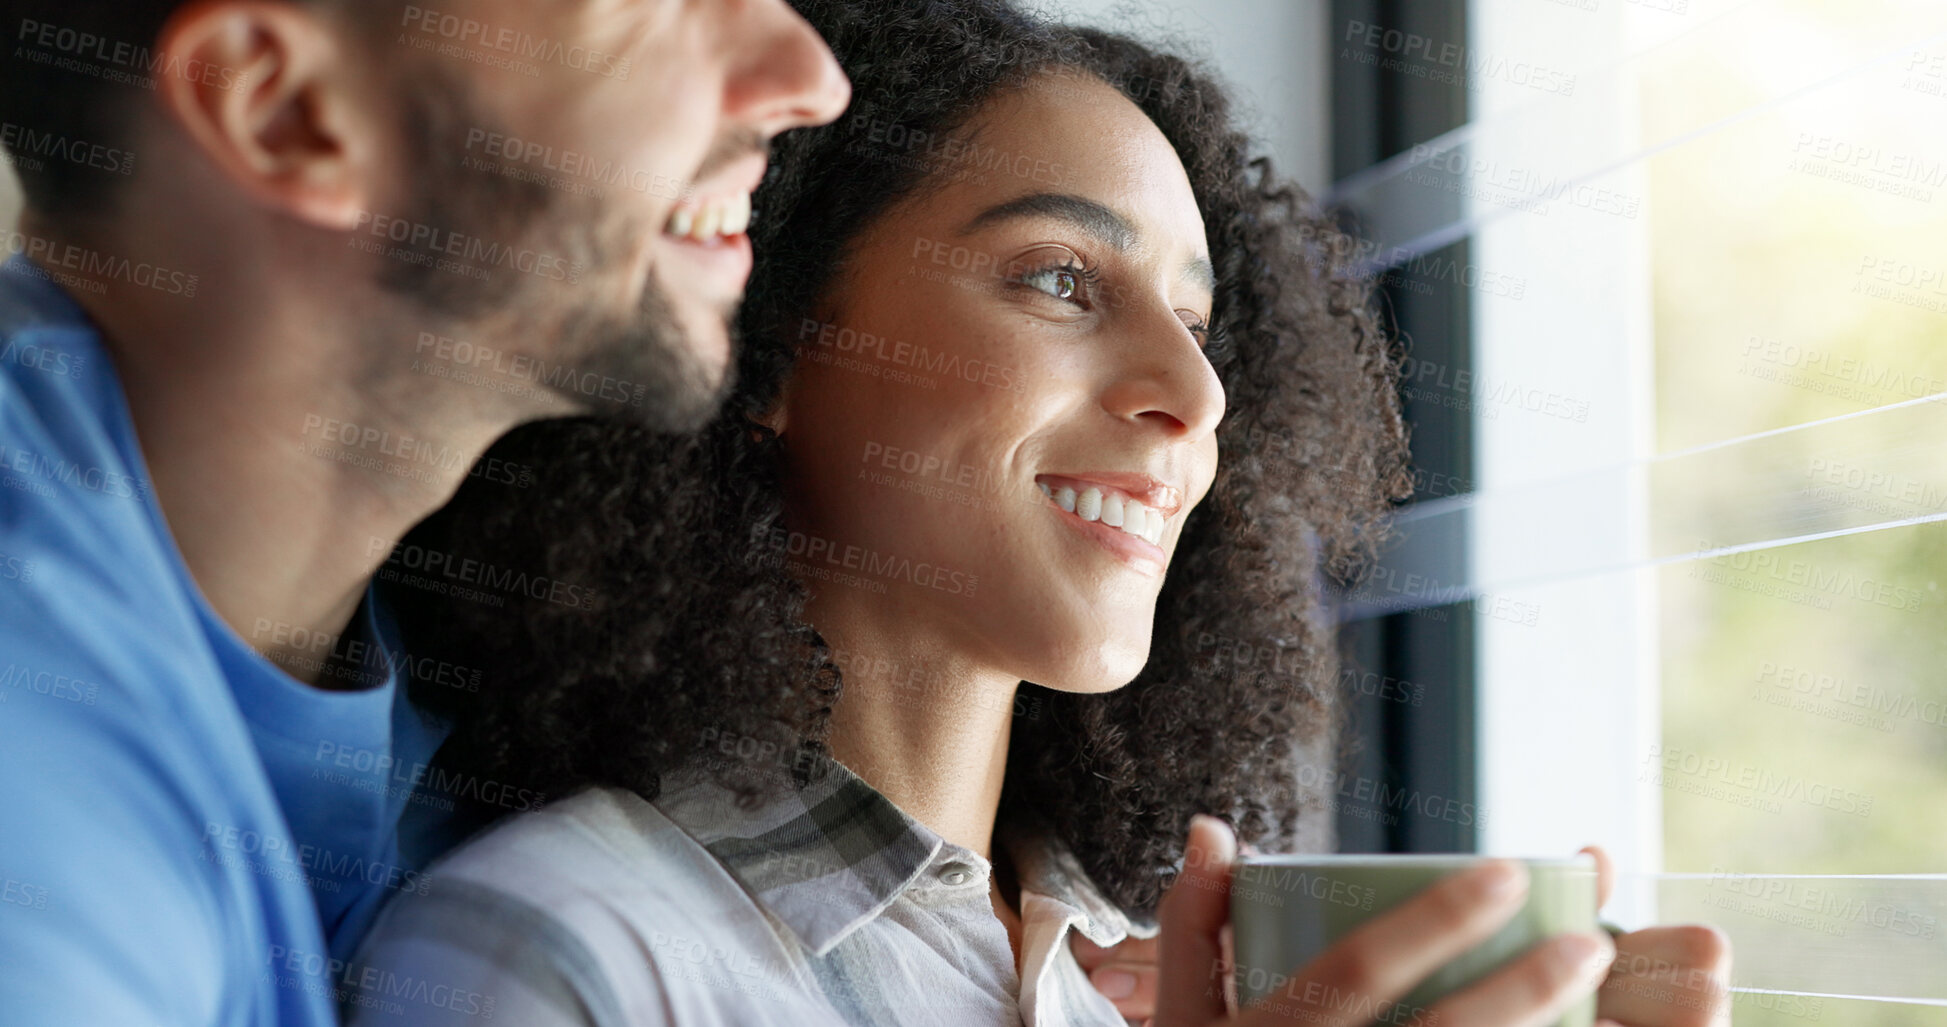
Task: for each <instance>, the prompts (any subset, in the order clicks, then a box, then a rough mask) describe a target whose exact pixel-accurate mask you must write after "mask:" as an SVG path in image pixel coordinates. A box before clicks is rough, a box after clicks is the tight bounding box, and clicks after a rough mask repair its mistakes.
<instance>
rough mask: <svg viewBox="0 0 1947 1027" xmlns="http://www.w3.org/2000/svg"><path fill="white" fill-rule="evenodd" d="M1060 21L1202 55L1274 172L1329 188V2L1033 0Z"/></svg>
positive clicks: (1310, 186)
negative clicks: (1227, 88)
mask: <svg viewBox="0 0 1947 1027" xmlns="http://www.w3.org/2000/svg"><path fill="white" fill-rule="evenodd" d="M1035 6H1037V7H1038V8H1039V9H1040V10H1041V11H1043V12H1044V13H1046V14H1048V15H1049V16H1051V17H1055V18H1059V19H1061V20H1063V21H1074V22H1081V23H1086V24H1092V25H1097V26H1100V27H1102V28H1108V29H1116V30H1119V31H1124V32H1129V33H1131V34H1133V35H1136V36H1138V37H1140V38H1143V39H1146V40H1150V41H1155V42H1165V43H1170V44H1173V45H1174V48H1175V49H1178V50H1185V51H1188V52H1190V53H1193V54H1197V55H1199V56H1203V57H1205V58H1206V59H1207V61H1208V63H1209V64H1210V65H1211V66H1212V67H1214V68H1215V69H1216V70H1217V71H1218V72H1219V73H1220V74H1221V75H1222V76H1223V78H1224V79H1225V81H1227V82H1229V83H1230V84H1231V86H1232V87H1233V88H1234V89H1235V90H1236V91H1237V96H1238V99H1239V101H1240V102H1241V103H1242V104H1243V106H1244V107H1245V108H1246V112H1247V117H1248V119H1249V120H1248V121H1247V123H1246V124H1247V127H1248V128H1249V129H1250V130H1251V131H1252V134H1253V135H1255V136H1256V137H1257V138H1258V139H1259V140H1260V141H1262V142H1263V143H1264V144H1265V152H1267V153H1269V154H1270V155H1271V157H1272V160H1273V161H1274V163H1275V165H1276V166H1277V167H1278V168H1279V169H1280V173H1281V174H1283V175H1285V176H1286V177H1288V178H1294V179H1296V180H1297V181H1298V184H1300V185H1302V186H1304V187H1305V188H1306V190H1308V191H1309V192H1311V193H1312V195H1314V196H1316V195H1319V194H1320V193H1323V192H1324V191H1325V188H1326V187H1327V186H1328V185H1330V184H1331V169H1332V149H1331V146H1332V132H1331V120H1330V117H1331V109H1332V108H1331V103H1332V66H1331V52H1332V51H1331V40H1330V36H1331V25H1330V20H1331V18H1330V15H1331V7H1330V4H1328V3H1327V2H1326V0H1040V2H1039V3H1037V4H1035Z"/></svg>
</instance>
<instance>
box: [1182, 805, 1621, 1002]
mask: <svg viewBox="0 0 1947 1027" xmlns="http://www.w3.org/2000/svg"><path fill="white" fill-rule="evenodd" d="M1236 856H1237V841H1236V838H1235V837H1233V836H1232V834H1231V832H1230V828H1229V827H1228V826H1226V825H1225V824H1224V823H1223V822H1222V821H1219V820H1216V819H1214V818H1211V817H1201V816H1200V817H1196V818H1194V819H1193V820H1192V821H1191V824H1190V839H1189V845H1188V847H1187V848H1186V850H1185V856H1184V861H1183V873H1182V874H1180V875H1179V876H1178V877H1177V880H1176V883H1175V884H1174V885H1172V886H1171V887H1170V890H1169V894H1167V895H1165V896H1164V897H1163V904H1162V907H1161V909H1160V910H1159V911H1158V919H1159V920H1161V922H1162V928H1163V929H1162V935H1161V938H1160V941H1161V953H1160V955H1161V960H1162V968H1161V974H1160V977H1159V978H1158V991H1157V1001H1156V1019H1155V1023H1156V1024H1157V1025H1158V1027H1213V1025H1219V1024H1222V1025H1231V1027H1273V1025H1276V1024H1305V1025H1307V1027H1361V1025H1365V1024H1371V1023H1374V1022H1375V1021H1379V1020H1382V1019H1383V1022H1385V1023H1388V1024H1397V1025H1402V1027H1410V1025H1413V1024H1433V1023H1437V1024H1440V1025H1442V1027H1541V1025H1543V1024H1548V1023H1552V1022H1554V1020H1555V1019H1556V1018H1557V1017H1559V1016H1560V1014H1561V1011H1562V1010H1563V1009H1565V1008H1567V1007H1568V1006H1569V1005H1570V1004H1572V1003H1574V1002H1575V1001H1576V1000H1577V999H1579V998H1582V997H1583V996H1586V995H1588V994H1589V993H1590V992H1591V991H1593V990H1595V988H1596V986H1597V985H1598V984H1600V983H1601V982H1602V980H1603V978H1604V974H1605V973H1606V971H1607V970H1608V968H1609V962H1610V960H1611V959H1613V958H1614V955H1615V950H1614V948H1613V947H1612V946H1611V945H1610V942H1609V938H1608V936H1607V935H1601V934H1566V935H1561V936H1558V937H1556V938H1552V939H1550V940H1548V941H1545V942H1543V943H1541V944H1539V945H1536V946H1535V947H1534V948H1532V949H1530V950H1529V951H1528V952H1527V953H1525V954H1523V955H1522V956H1520V957H1519V958H1517V959H1515V960H1514V961H1513V962H1512V963H1510V964H1508V965H1507V966H1505V967H1502V968H1501V969H1500V970H1498V971H1496V972H1495V973H1494V974H1492V975H1491V976H1489V977H1487V978H1486V979H1484V980H1482V981H1480V982H1479V983H1477V984H1474V985H1472V986H1470V987H1468V988H1467V989H1465V990H1463V991H1461V992H1458V993H1456V994H1454V995H1450V996H1448V997H1447V998H1445V999H1443V1000H1441V1001H1440V1002H1439V1003H1438V1004H1437V1005H1435V1006H1434V1007H1433V1008H1431V1009H1427V1010H1418V1009H1410V1008H1409V1009H1402V1008H1399V1007H1398V1006H1397V1003H1398V1001H1399V999H1400V998H1401V997H1402V996H1404V995H1405V994H1406V993H1407V992H1408V991H1410V990H1412V988H1413V986H1414V985H1416V984H1418V983H1419V982H1420V981H1421V980H1422V979H1424V978H1425V977H1426V976H1427V975H1428V974H1431V973H1432V972H1433V971H1435V970H1437V969H1439V968H1440V967H1441V966H1444V965H1445V964H1446V963H1447V962H1448V961H1450V960H1452V959H1453V958H1454V957H1456V956H1458V955H1460V954H1461V953H1463V952H1466V951H1467V950H1468V949H1470V948H1472V947H1474V946H1475V945H1478V944H1480V943H1481V942H1482V941H1484V940H1486V939H1487V938H1488V937H1489V936H1491V935H1492V934H1493V933H1494V932H1495V931H1497V930H1499V929H1500V927H1501V925H1503V924H1505V923H1507V921H1508V920H1509V919H1511V918H1512V917H1513V916H1514V914H1515V913H1516V912H1518V911H1519V910H1520V908H1521V905H1522V901H1523V900H1524V899H1525V897H1526V896H1527V890H1528V874H1527V869H1526V868H1525V867H1523V866H1521V865H1520V864H1519V863H1510V862H1507V861H1501V860H1490V861H1488V862H1486V863H1484V864H1482V865H1481V866H1478V867H1474V868H1472V869H1469V870H1466V871H1462V872H1460V873H1457V874H1453V875H1451V876H1449V877H1447V878H1445V879H1444V880H1441V881H1440V882H1439V883H1437V884H1435V885H1433V886H1432V887H1430V888H1428V889H1427V890H1426V891H1424V892H1422V893H1420V894H1419V895H1416V896H1414V897H1413V898H1411V899H1409V900H1407V901H1406V902H1405V903H1403V904H1401V905H1400V906H1398V907H1397V908H1395V909H1393V910H1391V911H1389V912H1387V913H1385V914H1383V915H1381V916H1377V917H1374V918H1373V919H1372V920H1369V921H1367V922H1366V923H1365V924H1363V925H1361V926H1360V927H1359V928H1358V929H1357V930H1354V931H1353V932H1351V933H1350V934H1347V935H1346V936H1345V937H1344V938H1342V939H1340V940H1339V942H1338V943H1337V944H1336V945H1333V946H1332V947H1331V948H1330V949H1327V950H1326V951H1325V953H1324V954H1323V955H1321V956H1319V957H1318V958H1317V959H1315V960H1313V961H1312V962H1311V963H1310V964H1309V965H1307V966H1303V967H1299V968H1297V969H1295V970H1294V971H1292V975H1291V979H1290V980H1289V981H1287V982H1285V984H1284V985H1283V986H1282V987H1281V988H1280V989H1279V990H1278V992H1277V993H1276V994H1274V995H1272V996H1270V997H1269V998H1267V999H1265V1000H1264V1001H1262V1002H1260V1003H1258V1004H1257V1005H1255V1006H1252V1007H1251V1008H1250V1009H1249V1010H1246V1011H1245V1012H1243V1013H1241V1014H1239V1015H1237V1016H1235V1017H1230V1016H1229V1015H1228V1014H1229V1009H1228V1004H1227V1002H1226V1000H1225V988H1224V979H1225V978H1226V977H1227V976H1228V969H1229V966H1230V962H1229V961H1228V960H1226V959H1225V958H1224V951H1223V942H1222V932H1223V928H1224V926H1225V922H1226V921H1227V920H1228V919H1229V913H1230V877H1231V865H1232V863H1233V862H1235V860H1236Z"/></svg>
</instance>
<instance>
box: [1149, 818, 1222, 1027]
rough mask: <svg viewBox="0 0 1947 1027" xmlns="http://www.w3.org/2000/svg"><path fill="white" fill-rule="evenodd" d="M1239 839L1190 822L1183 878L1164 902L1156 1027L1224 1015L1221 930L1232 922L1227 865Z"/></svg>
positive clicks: (1197, 1026) (1206, 823)
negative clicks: (1157, 1025)
mask: <svg viewBox="0 0 1947 1027" xmlns="http://www.w3.org/2000/svg"><path fill="white" fill-rule="evenodd" d="M1236 861H1237V838H1236V836H1235V835H1233V834H1231V830H1230V825H1228V824H1226V823H1224V822H1223V821H1221V820H1218V819H1216V818H1215V817H1207V816H1203V815H1201V814H1199V815H1197V816H1195V817H1192V818H1190V840H1189V843H1188V844H1187V845H1186V846H1185V847H1184V851H1183V872H1182V873H1181V874H1178V875H1177V877H1176V883H1174V884H1172V885H1170V890H1169V892H1168V893H1167V894H1165V895H1164V896H1163V902H1162V904H1161V905H1160V906H1159V907H1158V908H1157V911H1156V919H1157V920H1158V921H1159V922H1160V924H1161V925H1162V931H1161V933H1160V934H1159V935H1158V938H1157V940H1158V953H1159V956H1160V959H1161V961H1162V966H1161V969H1160V970H1159V971H1158V977H1157V988H1158V990H1157V996H1156V1023H1158V1024H1161V1025H1168V1027H1204V1025H1205V1024H1209V1023H1212V1022H1213V1021H1217V1020H1221V1019H1222V1018H1223V1016H1224V1013H1225V1011H1226V1010H1225V1007H1224V989H1223V972H1224V959H1223V942H1222V932H1223V928H1224V924H1225V923H1226V922H1228V921H1229V920H1230V874H1231V864H1232V863H1234V862H1236Z"/></svg>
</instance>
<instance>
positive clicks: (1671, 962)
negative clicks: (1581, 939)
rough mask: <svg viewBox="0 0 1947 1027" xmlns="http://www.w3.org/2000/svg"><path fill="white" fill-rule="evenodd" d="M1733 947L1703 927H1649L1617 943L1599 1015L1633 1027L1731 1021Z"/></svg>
mask: <svg viewBox="0 0 1947 1027" xmlns="http://www.w3.org/2000/svg"><path fill="white" fill-rule="evenodd" d="M1730 981H1731V943H1730V939H1728V938H1726V937H1725V936H1724V933H1723V932H1722V931H1719V930H1717V929H1716V928H1714V927H1706V926H1704V925H1701V924H1691V925H1685V926H1681V927H1649V928H1645V929H1643V930H1640V931H1632V932H1630V933H1628V934H1625V935H1623V936H1622V937H1620V938H1617V939H1616V963H1615V965H1614V966H1613V967H1611V968H1610V970H1609V979H1608V980H1607V981H1605V982H1604V983H1603V985H1602V992H1601V996H1602V997H1601V1000H1600V1001H1601V1005H1600V1007H1599V1010H1598V1011H1599V1012H1600V1013H1601V1015H1603V1016H1606V1017H1608V1018H1610V1019H1613V1020H1620V1021H1621V1022H1623V1023H1625V1024H1628V1025H1629V1027H1720V1025H1723V1024H1728V1023H1730V1022H1731V1002H1730Z"/></svg>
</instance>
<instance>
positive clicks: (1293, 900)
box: [1230, 855, 1603, 1027]
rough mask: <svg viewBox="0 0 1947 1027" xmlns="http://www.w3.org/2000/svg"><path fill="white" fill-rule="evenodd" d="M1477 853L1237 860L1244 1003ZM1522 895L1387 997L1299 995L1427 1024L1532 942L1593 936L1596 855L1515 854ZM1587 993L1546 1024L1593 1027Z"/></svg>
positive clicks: (1234, 888)
mask: <svg viewBox="0 0 1947 1027" xmlns="http://www.w3.org/2000/svg"><path fill="white" fill-rule="evenodd" d="M1486 859H1487V857H1485V856H1472V855H1451V856H1417V855H1408V856H1376V855H1375V856H1361V855H1344V856H1303V855H1296V856H1246V857H1244V858H1242V859H1240V860H1239V861H1238V863H1237V865H1236V867H1235V869H1234V873H1233V876H1232V878H1231V889H1230V922H1231V930H1232V932H1233V934H1234V937H1235V944H1236V949H1235V952H1236V966H1235V967H1234V968H1233V977H1234V979H1235V981H1236V985H1237V999H1238V1001H1239V1003H1241V1004H1242V1005H1243V1006H1245V1007H1246V1008H1248V1007H1250V1006H1253V1005H1256V1004H1257V1003H1259V1002H1261V1001H1263V1000H1265V999H1267V998H1269V997H1271V996H1273V995H1275V994H1277V993H1279V992H1280V991H1281V990H1282V988H1283V986H1284V984H1285V983H1286V981H1287V979H1288V978H1289V977H1290V975H1291V974H1292V973H1294V972H1296V971H1297V970H1299V969H1301V968H1303V967H1304V966H1305V965H1306V964H1308V963H1310V962H1311V961H1312V960H1313V959H1316V958H1317V957H1318V956H1319V955H1321V954H1323V953H1324V951H1325V950H1326V949H1328V948H1330V947H1331V946H1332V945H1333V943H1335V942H1337V941H1338V940H1339V939H1340V938H1342V937H1344V936H1345V935H1346V934H1347V933H1349V932H1351V931H1352V930H1353V929H1354V928H1356V927H1358V926H1359V925H1360V924H1362V923H1365V922H1366V921H1367V920H1370V919H1372V918H1373V917H1375V916H1378V915H1380V914H1382V913H1385V912H1386V911H1387V910H1390V909H1392V908H1393V907H1395V906H1397V905H1399V904H1400V903H1402V902H1405V901H1406V900H1407V899H1410V898H1412V897H1413V896H1414V895H1415V894H1417V893H1419V892H1420V891H1421V890H1423V889H1425V888H1426V887H1427V886H1428V885H1430V884H1432V883H1434V882H1435V881H1438V880H1439V879H1441V878H1443V877H1446V876H1447V875H1449V874H1452V873H1455V872H1457V871H1460V870H1465V869H1467V868H1468V867H1471V866H1474V865H1475V864H1478V863H1481V862H1483V861H1484V860H1486ZM1518 862H1520V863H1523V864H1525V865H1526V866H1527V868H1528V898H1527V902H1526V903H1525V904H1524V905H1523V906H1522V907H1521V911H1520V912H1519V913H1516V914H1515V916H1514V919H1513V920H1510V921H1508V923H1507V924H1506V925H1505V926H1503V927H1502V928H1501V929H1500V931H1498V932H1496V933H1495V934H1494V936H1493V937H1491V938H1489V939H1487V940H1486V941H1484V942H1482V943H1481V944H1480V945H1478V946H1476V947H1475V948H1474V949H1473V950H1471V951H1469V952H1467V953H1466V954H1464V955H1462V956H1460V957H1459V958H1457V959H1455V960H1454V961H1452V962H1450V963H1448V964H1447V965H1446V966H1443V967H1441V968H1440V969H1438V970H1436V971H1434V972H1433V974H1432V975H1431V976H1429V977H1428V978H1427V979H1426V980H1424V981H1422V982H1420V984H1419V985H1418V986H1417V987H1415V988H1414V989H1413V990H1412V991H1410V992H1408V993H1407V994H1406V995H1405V996H1403V997H1401V998H1400V999H1399V1000H1398V1001H1396V1002H1389V1003H1381V1002H1377V1001H1373V1000H1371V998H1370V997H1369V996H1356V995H1333V994H1330V993H1329V992H1330V991H1331V989H1330V988H1326V987H1322V986H1321V987H1319V988H1315V989H1312V990H1314V991H1316V992H1317V994H1309V995H1306V996H1304V998H1305V1000H1306V1001H1307V1002H1314V1001H1315V1002H1318V1003H1322V1004H1326V1005H1329V1006H1331V1007H1333V1008H1335V1009H1346V1008H1348V1006H1349V1005H1350V1004H1352V1003H1364V1004H1366V1005H1370V1006H1372V1007H1373V1008H1372V1009H1370V1010H1369V1011H1365V1013H1364V1015H1365V1016H1366V1017H1367V1018H1369V1019H1371V1020H1373V1021H1376V1022H1378V1023H1382V1024H1394V1025H1399V1027H1411V1025H1413V1024H1417V1023H1424V1022H1428V1011H1429V1009H1430V1007H1431V1006H1432V1005H1433V1004H1434V1003H1436V1002H1438V1001H1439V1000H1440V999H1442V998H1444V997H1446V996H1448V995H1451V994H1453V993H1454V992H1456V991H1460V990H1462V989H1464V988H1466V987H1467V986H1468V985H1470V984H1472V983H1474V982H1475V981H1478V980H1480V979H1481V978H1483V977H1486V976H1487V975H1489V974H1490V973H1492V972H1494V971H1495V970H1497V969H1499V968H1500V967H1501V966H1502V965H1504V964H1506V963H1508V962H1509V961H1511V960H1513V959H1514V958H1515V957H1517V956H1519V955H1521V954H1522V953H1523V952H1526V951H1527V950H1528V949H1530V948H1533V947H1534V946H1535V945H1536V944H1538V943H1540V942H1542V941H1545V940H1547V939H1548V938H1551V937H1554V936H1555V935H1557V934H1563V933H1566V932H1580V933H1586V934H1593V933H1596V932H1597V931H1599V930H1602V929H1603V928H1602V926H1601V924H1600V922H1599V921H1598V920H1597V919H1596V866H1595V858H1594V857H1592V856H1587V855H1581V856H1575V857H1573V858H1570V859H1523V860H1519V861H1518ZM1594 1023H1595V995H1594V994H1590V995H1589V996H1588V997H1586V998H1584V999H1581V1000H1578V1001H1577V1002H1576V1004H1575V1005H1573V1006H1571V1007H1569V1009H1568V1010H1567V1011H1566V1012H1564V1013H1563V1014H1562V1017H1561V1019H1559V1020H1557V1021H1555V1024H1554V1027H1592V1025H1593V1024H1594Z"/></svg>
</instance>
